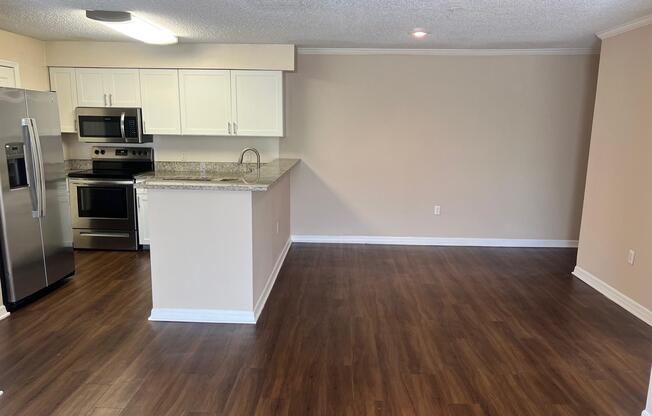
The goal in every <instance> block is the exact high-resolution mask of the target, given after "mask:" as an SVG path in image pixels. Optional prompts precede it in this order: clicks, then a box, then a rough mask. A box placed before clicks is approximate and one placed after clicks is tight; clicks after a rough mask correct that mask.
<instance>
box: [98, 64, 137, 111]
mask: <svg viewBox="0 0 652 416" xmlns="http://www.w3.org/2000/svg"><path fill="white" fill-rule="evenodd" d="M104 90H105V92H106V93H107V94H108V95H109V96H108V100H109V106H110V107H140V78H139V76H138V70H137V69H106V70H105V75H104Z"/></svg>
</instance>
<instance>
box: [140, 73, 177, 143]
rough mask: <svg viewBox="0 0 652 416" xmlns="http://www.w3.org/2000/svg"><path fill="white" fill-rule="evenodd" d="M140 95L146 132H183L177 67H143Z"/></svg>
mask: <svg viewBox="0 0 652 416" xmlns="http://www.w3.org/2000/svg"><path fill="white" fill-rule="evenodd" d="M140 96H141V99H142V103H143V127H144V128H145V133H146V134H181V116H180V114H179V113H180V108H179V72H178V71H177V70H176V69H141V70H140Z"/></svg>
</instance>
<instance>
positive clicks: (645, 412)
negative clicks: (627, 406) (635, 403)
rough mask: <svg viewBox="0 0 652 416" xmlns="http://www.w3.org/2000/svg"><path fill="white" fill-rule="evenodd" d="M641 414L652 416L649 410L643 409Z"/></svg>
mask: <svg viewBox="0 0 652 416" xmlns="http://www.w3.org/2000/svg"><path fill="white" fill-rule="evenodd" d="M641 416H652V413H650V412H648V411H647V410H643V412H642V413H641Z"/></svg>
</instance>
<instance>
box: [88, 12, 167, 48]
mask: <svg viewBox="0 0 652 416" xmlns="http://www.w3.org/2000/svg"><path fill="white" fill-rule="evenodd" d="M86 17H88V18H89V19H92V20H96V21H98V22H100V23H102V24H103V25H105V26H107V27H110V28H111V29H113V30H115V31H118V32H120V33H122V34H125V35H127V36H129V37H132V38H134V39H137V40H139V41H141V42H145V43H152V44H155V45H169V44H172V43H177V42H178V41H179V40H178V39H177V37H176V36H175V34H174V33H172V32H170V31H169V30H167V29H165V28H162V27H160V26H157V25H155V24H154V23H151V22H148V21H147V20H145V19H143V18H142V17H138V16H135V15H133V14H131V13H129V12H114V11H107V10H86Z"/></svg>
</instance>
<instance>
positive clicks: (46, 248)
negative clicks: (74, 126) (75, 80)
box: [0, 88, 75, 309]
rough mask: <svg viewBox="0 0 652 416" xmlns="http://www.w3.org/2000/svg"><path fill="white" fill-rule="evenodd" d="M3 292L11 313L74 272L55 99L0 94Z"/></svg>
mask: <svg viewBox="0 0 652 416" xmlns="http://www.w3.org/2000/svg"><path fill="white" fill-rule="evenodd" d="M0 146H2V147H1V148H0V181H1V190H0V226H1V228H2V239H1V240H0V244H2V289H3V300H4V303H5V304H6V305H7V306H8V307H9V308H10V309H11V308H15V307H16V306H18V305H20V303H21V301H24V300H26V298H29V297H30V295H33V294H34V293H37V292H39V291H41V290H42V289H44V288H46V287H48V286H50V285H52V284H54V283H56V282H58V281H59V280H61V279H63V278H65V277H67V276H70V275H72V274H73V273H74V271H75V263H74V258H73V251H72V229H71V227H70V210H69V204H68V192H67V190H66V172H65V168H64V161H63V145H62V142H61V130H60V127H59V112H58V109H57V101H56V95H55V93H52V92H41V91H30V90H23V89H16V88H0Z"/></svg>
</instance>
